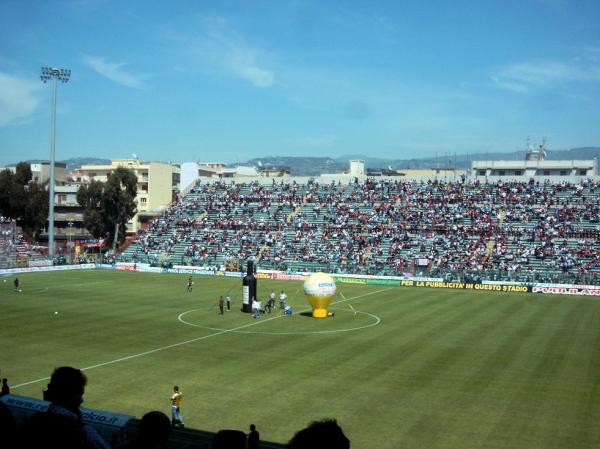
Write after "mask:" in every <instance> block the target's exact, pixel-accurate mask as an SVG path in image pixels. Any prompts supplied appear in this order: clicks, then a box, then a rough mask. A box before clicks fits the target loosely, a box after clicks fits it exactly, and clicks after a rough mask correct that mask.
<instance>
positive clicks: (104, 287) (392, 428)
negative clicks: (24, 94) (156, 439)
mask: <svg viewBox="0 0 600 449" xmlns="http://www.w3.org/2000/svg"><path fill="white" fill-rule="evenodd" d="M19 278H20V280H21V282H22V289H23V292H22V293H14V292H13V291H12V278H11V277H7V278H6V280H7V282H5V283H1V284H0V297H1V300H0V302H1V307H2V311H1V313H0V338H1V341H2V350H1V352H0V369H1V370H2V372H1V375H2V376H3V377H8V378H9V380H10V383H11V385H13V389H12V392H13V393H15V394H22V395H25V396H34V397H41V390H42V388H43V387H44V386H45V384H46V383H47V380H46V379H45V378H46V377H47V376H49V375H50V373H51V372H52V370H53V368H54V367H56V366H60V365H72V366H76V367H80V368H86V373H87V375H88V378H89V383H88V389H87V392H86V396H85V399H86V404H85V405H86V406H88V407H92V408H98V409H105V410H112V411H116V412H121V413H127V414H132V415H134V416H136V417H141V416H142V415H143V414H144V413H145V412H146V411H149V410H152V409H158V410H163V411H164V412H166V413H169V401H168V398H169V395H170V392H171V389H172V386H173V385H174V384H177V385H179V386H180V387H181V389H182V390H183V392H184V395H185V400H184V405H183V411H184V415H185V418H186V420H187V424H188V425H189V426H191V427H194V428H198V429H203V430H208V431H216V430H218V429H222V428H235V429H241V430H247V428H248V425H249V424H250V423H251V422H252V423H255V424H256V425H257V427H258V429H259V431H260V432H261V437H262V438H264V439H267V440H271V441H279V442H282V443H284V442H286V441H288V440H289V438H290V437H291V436H292V435H293V433H294V432H295V431H296V430H298V429H300V428H302V427H304V426H305V425H306V424H307V423H308V422H309V421H311V420H313V419H320V418H323V417H335V418H336V419H337V420H338V421H339V422H340V424H341V425H342V427H343V428H344V430H345V432H346V434H347V435H348V437H349V438H350V440H351V442H352V447H353V448H355V449H356V448H358V449H361V448H365V449H366V448H373V447H378V448H390V449H392V448H394V449H395V448H483V447H485V448H544V449H547V448H557V449H558V448H560V449H563V448H590V447H597V446H598V445H600V426H598V422H600V388H599V385H600V382H599V381H598V379H600V302H599V301H598V300H597V299H590V298H574V297H566V296H562V297H558V296H552V297H548V296H537V295H531V294H509V293H488V292H474V291H457V290H441V289H439V290H438V289H412V288H388V287H381V286H372V287H367V286H363V285H348V284H344V285H339V286H338V289H339V290H340V291H341V292H342V293H343V295H344V297H345V298H347V300H346V301H345V300H343V299H342V296H341V295H338V296H337V297H336V298H335V300H334V304H333V305H332V310H333V311H335V312H336V314H335V317H334V318H331V319H325V320H315V319H313V318H311V317H310V316H308V314H303V313H301V312H302V311H304V310H307V308H308V304H307V303H306V301H305V300H304V297H303V294H302V291H301V284H300V283H294V282H276V281H265V280H259V295H260V296H261V297H262V298H263V299H264V298H266V296H267V295H268V293H270V291H271V289H274V290H275V292H276V293H279V291H280V290H281V289H285V290H286V293H287V294H288V303H291V304H292V305H293V307H294V311H295V314H294V315H293V316H292V317H283V316H281V315H280V314H279V312H278V311H277V312H275V313H273V314H271V315H270V316H269V315H267V316H265V317H263V318H262V319H261V320H254V319H253V318H252V317H251V316H249V315H248V314H243V313H242V312H240V311H239V309H240V301H241V281H240V279H233V278H213V277H200V276H198V277H195V278H194V281H195V285H194V290H193V292H192V293H186V286H185V283H186V279H187V276H179V275H160V274H145V273H129V272H113V271H70V272H60V273H59V272H57V273H35V274H23V275H20V276H19ZM228 290H230V291H231V293H232V296H233V297H234V303H233V310H232V311H231V312H226V313H225V314H224V315H223V316H220V315H219V314H218V307H217V305H216V303H217V300H218V296H219V295H220V294H225V293H226V292H227V291H228ZM349 304H350V305H352V308H351V307H350V306H349ZM353 309H354V310H353ZM54 312H58V314H55V313H54ZM355 312H356V313H355Z"/></svg>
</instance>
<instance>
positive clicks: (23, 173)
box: [15, 162, 33, 186]
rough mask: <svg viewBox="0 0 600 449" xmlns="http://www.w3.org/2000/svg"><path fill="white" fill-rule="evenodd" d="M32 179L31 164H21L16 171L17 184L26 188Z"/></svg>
mask: <svg viewBox="0 0 600 449" xmlns="http://www.w3.org/2000/svg"><path fill="white" fill-rule="evenodd" d="M32 179H33V173H31V164H29V163H28V162H19V163H18V164H17V167H16V169H15V182H16V183H17V184H19V185H21V186H26V185H27V184H29V181H31V180H32Z"/></svg>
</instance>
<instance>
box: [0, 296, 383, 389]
mask: <svg viewBox="0 0 600 449" xmlns="http://www.w3.org/2000/svg"><path fill="white" fill-rule="evenodd" d="M387 290H390V289H389V288H384V289H381V290H376V291H374V292H369V293H365V294H364V295H359V296H354V297H352V298H345V297H344V299H341V300H339V301H335V302H332V304H339V303H342V302H346V301H350V300H352V299H359V298H364V297H367V296H371V295H375V294H377V293H381V292H384V291H387ZM298 313H299V312H298ZM281 317H282V315H280V316H274V317H271V318H267V319H263V320H258V321H255V322H253V323H248V324H244V325H243V326H238V327H234V328H232V329H224V330H222V331H218V332H215V333H213V334H209V335H203V336H202V337H197V338H192V339H191V340H185V341H180V342H178V343H173V344H170V345H166V346H162V347H160V348H156V349H151V350H149V351H144V352H139V353H137V354H132V355H128V356H125V357H119V358H118V359H114V360H109V361H108V362H103V363H98V364H96V365H91V366H86V367H85V368H81V371H89V370H92V369H95V368H101V367H103V366H108V365H114V364H115V363H119V362H125V361H127V360H132V359H136V358H138V357H143V356H146V355H150V354H154V353H156V352H160V351H165V350H167V349H171V348H176V347H178V346H183V345H188V344H190V343H195V342H197V341H202V340H206V339H208V338H212V337H218V336H219V335H223V334H227V333H235V332H236V331H239V330H240V329H245V328H247V327H251V326H256V325H257V324H261V323H266V322H268V321H271V320H275V319H277V318H281ZM46 380H50V377H49V376H48V377H42V378H40V379H36V380H30V381H29V382H23V383H20V384H17V385H13V386H12V387H11V388H12V389H15V388H21V387H25V386H27V385H33V384H36V383H39V382H44V381H46Z"/></svg>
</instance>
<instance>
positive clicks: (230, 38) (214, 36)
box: [199, 17, 275, 88]
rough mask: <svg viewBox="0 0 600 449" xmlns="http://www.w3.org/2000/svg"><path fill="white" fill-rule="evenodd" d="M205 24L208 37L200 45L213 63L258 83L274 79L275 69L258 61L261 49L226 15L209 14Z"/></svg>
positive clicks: (204, 28)
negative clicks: (251, 43) (225, 17)
mask: <svg viewBox="0 0 600 449" xmlns="http://www.w3.org/2000/svg"><path fill="white" fill-rule="evenodd" d="M202 25H203V30H204V34H205V37H206V41H205V42H201V43H199V48H200V49H201V51H200V52H201V53H202V56H203V57H205V56H207V54H208V55H211V56H212V61H213V63H214V64H217V65H220V66H221V67H222V68H223V69H225V70H226V71H227V72H229V73H230V74H233V75H234V76H236V77H238V78H241V79H243V80H245V81H249V82H250V83H252V84H253V85H254V86H256V87H262V88H265V87H270V86H272V85H273V84H274V83H275V75H274V73H273V71H272V70H269V69H267V68H265V67H264V65H263V64H261V63H259V61H258V60H259V56H260V51H259V50H258V49H256V48H253V47H252V46H250V45H249V44H248V43H247V42H246V39H245V38H244V36H242V35H241V34H240V33H239V32H237V31H236V30H235V29H234V28H233V27H232V26H231V25H230V23H229V22H228V21H227V20H226V19H223V18H220V17H217V18H206V19H204V20H203V24H202Z"/></svg>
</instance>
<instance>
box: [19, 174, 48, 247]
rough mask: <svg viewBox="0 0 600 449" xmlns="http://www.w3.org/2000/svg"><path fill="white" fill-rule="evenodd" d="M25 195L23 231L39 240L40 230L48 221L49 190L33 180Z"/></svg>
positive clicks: (21, 222)
mask: <svg viewBox="0 0 600 449" xmlns="http://www.w3.org/2000/svg"><path fill="white" fill-rule="evenodd" d="M26 193H27V194H26V196H25V201H26V203H25V204H26V205H25V208H24V209H23V211H22V213H21V217H20V218H21V221H20V224H21V227H22V229H23V231H24V232H25V233H26V234H28V235H30V236H31V237H32V238H33V239H34V240H37V239H38V237H39V234H40V230H41V229H42V228H44V227H46V223H47V221H48V190H46V188H45V186H43V185H40V184H38V183H37V182H32V183H30V184H29V187H28V189H27V192H26Z"/></svg>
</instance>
